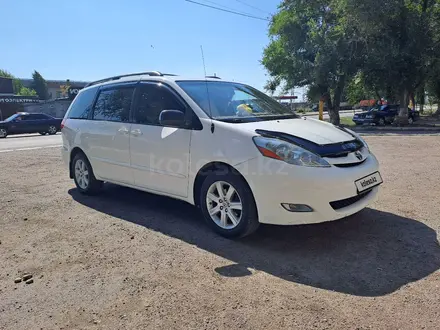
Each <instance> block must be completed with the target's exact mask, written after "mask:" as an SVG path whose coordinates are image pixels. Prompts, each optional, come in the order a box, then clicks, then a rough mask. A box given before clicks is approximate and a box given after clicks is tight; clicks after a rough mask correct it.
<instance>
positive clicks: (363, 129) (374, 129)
mask: <svg viewBox="0 0 440 330" xmlns="http://www.w3.org/2000/svg"><path fill="white" fill-rule="evenodd" d="M347 127H348V128H349V129H351V130H352V131H354V132H384V131H385V132H386V131H391V132H396V131H398V132H400V131H405V132H423V131H426V132H440V126H428V127H426V126H425V127H424V126H413V127H353V126H347Z"/></svg>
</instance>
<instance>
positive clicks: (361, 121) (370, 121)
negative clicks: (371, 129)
mask: <svg viewBox="0 0 440 330" xmlns="http://www.w3.org/2000/svg"><path fill="white" fill-rule="evenodd" d="M352 120H353V122H354V123H356V124H357V125H362V124H374V123H376V121H375V120H374V118H355V117H353V119H352Z"/></svg>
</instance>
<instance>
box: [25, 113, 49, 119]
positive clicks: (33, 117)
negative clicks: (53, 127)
mask: <svg viewBox="0 0 440 330" xmlns="http://www.w3.org/2000/svg"><path fill="white" fill-rule="evenodd" d="M41 119H48V118H47V117H46V116H45V115H40V114H36V115H29V120H41Z"/></svg>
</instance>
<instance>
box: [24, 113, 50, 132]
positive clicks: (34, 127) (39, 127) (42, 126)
mask: <svg viewBox="0 0 440 330" xmlns="http://www.w3.org/2000/svg"><path fill="white" fill-rule="evenodd" d="M47 123H48V121H47V120H46V116H44V115H43V114H38V113H37V114H29V118H28V120H27V124H28V126H27V127H28V130H29V131H28V133H39V132H46V131H47V128H48V127H49V126H48V125H46V124H47Z"/></svg>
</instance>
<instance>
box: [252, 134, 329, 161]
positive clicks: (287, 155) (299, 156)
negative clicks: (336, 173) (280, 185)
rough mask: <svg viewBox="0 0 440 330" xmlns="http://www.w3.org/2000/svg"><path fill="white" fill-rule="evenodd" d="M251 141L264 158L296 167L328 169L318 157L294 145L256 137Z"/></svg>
mask: <svg viewBox="0 0 440 330" xmlns="http://www.w3.org/2000/svg"><path fill="white" fill-rule="evenodd" d="M253 140H254V143H255V145H256V146H257V148H258V150H260V152H261V154H262V155H263V156H265V157H269V158H273V159H278V160H282V161H284V162H286V163H289V164H293V165H298V166H309V167H330V164H329V163H328V162H327V161H325V160H324V159H323V158H321V157H320V156H318V155H316V154H314V153H312V152H310V151H308V150H306V149H303V148H301V147H299V146H297V145H295V144H292V143H289V142H285V141H282V140H278V139H271V138H265V137H262V136H256V137H254V139H253Z"/></svg>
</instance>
